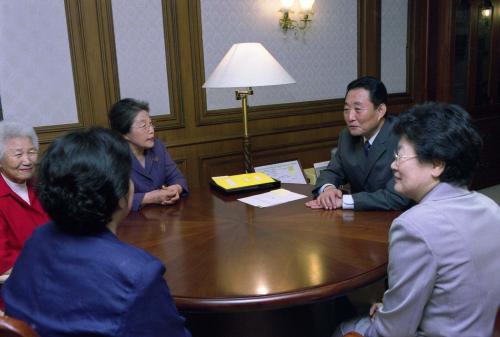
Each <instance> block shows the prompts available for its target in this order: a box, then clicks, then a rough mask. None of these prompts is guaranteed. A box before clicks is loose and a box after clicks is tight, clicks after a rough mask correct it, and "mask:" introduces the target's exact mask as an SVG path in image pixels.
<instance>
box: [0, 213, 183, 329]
mask: <svg viewBox="0 0 500 337" xmlns="http://www.w3.org/2000/svg"><path fill="white" fill-rule="evenodd" d="M164 272H165V268H164V267H163V265H162V263H161V262H160V261H159V260H158V259H156V258H155V257H153V256H152V255H150V254H148V253H146V252H145V251H143V250H141V249H138V248H135V247H133V246H130V245H128V244H126V243H124V242H122V241H120V240H119V239H118V238H117V237H116V236H115V235H114V234H113V233H111V232H110V231H108V230H106V231H104V232H102V233H99V234H96V235H92V236H76V235H70V234H67V233H65V232H62V231H61V230H59V229H58V227H57V226H56V225H55V224H54V223H53V222H49V223H48V224H46V225H44V226H42V227H39V228H38V229H37V230H35V232H34V233H33V235H32V237H31V238H30V239H29V240H28V241H27V242H26V244H25V247H24V249H23V251H22V253H21V255H20V257H19V258H18V260H17V262H16V265H15V266H14V269H13V271H12V274H11V276H10V277H9V279H8V280H7V282H6V283H5V284H4V286H3V289H2V292H3V296H4V299H5V304H6V314H7V315H9V316H12V317H15V318H19V319H22V320H24V321H26V322H28V323H29V324H31V325H32V326H34V327H35V329H36V330H37V332H38V333H39V334H40V336H42V337H49V336H50V337H62V336H90V335H92V336H113V337H128V336H130V337H137V336H141V337H153V336H158V337H159V336H169V337H176V336H182V337H185V336H190V333H189V332H188V331H187V330H186V329H185V327H184V318H182V317H181V316H180V315H179V313H178V311H177V309H176V307H175V304H174V301H173V299H172V296H171V295H170V291H169V289H168V286H167V283H166V282H165V280H164V279H163V274H164Z"/></svg>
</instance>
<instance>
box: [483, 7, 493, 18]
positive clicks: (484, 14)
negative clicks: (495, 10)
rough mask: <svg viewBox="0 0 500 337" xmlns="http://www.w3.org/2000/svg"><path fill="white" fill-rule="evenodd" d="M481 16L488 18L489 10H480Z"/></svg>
mask: <svg viewBox="0 0 500 337" xmlns="http://www.w3.org/2000/svg"><path fill="white" fill-rule="evenodd" d="M481 15H482V16H484V17H486V18H489V17H490V16H491V8H484V9H482V10H481Z"/></svg>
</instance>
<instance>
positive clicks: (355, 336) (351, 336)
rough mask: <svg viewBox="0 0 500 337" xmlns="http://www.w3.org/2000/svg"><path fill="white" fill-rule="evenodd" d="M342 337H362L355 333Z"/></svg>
mask: <svg viewBox="0 0 500 337" xmlns="http://www.w3.org/2000/svg"><path fill="white" fill-rule="evenodd" d="M344 337H363V335H360V334H359V333H357V332H354V331H351V332H348V333H347V334H346V335H344Z"/></svg>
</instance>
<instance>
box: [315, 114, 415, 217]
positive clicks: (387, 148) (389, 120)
mask: <svg viewBox="0 0 500 337" xmlns="http://www.w3.org/2000/svg"><path fill="white" fill-rule="evenodd" d="M396 121H397V117H394V116H386V117H385V122H384V125H383V126H382V128H381V129H380V132H379V133H378V135H377V137H376V138H375V141H374V142H373V144H372V146H371V148H370V151H369V153H368V157H366V156H365V153H364V151H363V137H362V136H356V137H354V136H351V134H350V133H349V131H348V130H347V129H344V130H342V131H341V133H340V136H339V141H338V146H337V152H336V153H335V156H334V159H333V160H331V161H330V163H329V164H328V167H327V168H326V169H325V170H323V171H321V174H320V176H319V178H318V180H317V181H316V186H315V188H314V189H313V191H312V192H313V194H314V195H315V196H317V195H318V194H319V189H320V188H321V186H323V185H324V184H327V183H330V184H333V185H335V186H336V187H339V186H340V185H344V184H347V183H349V184H350V186H351V193H352V198H353V200H354V209H355V210H401V209H406V208H407V207H409V206H410V205H411V201H410V200H409V199H407V198H404V197H402V196H400V195H399V194H397V193H396V192H395V191H394V176H393V174H392V170H391V163H392V161H393V160H394V152H395V151H396V149H397V146H398V142H399V136H397V135H396V134H395V133H394V131H393V126H394V124H395V123H396Z"/></svg>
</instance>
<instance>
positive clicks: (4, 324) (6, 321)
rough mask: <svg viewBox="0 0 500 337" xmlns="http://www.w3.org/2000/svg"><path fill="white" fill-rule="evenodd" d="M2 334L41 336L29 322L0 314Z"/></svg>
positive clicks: (11, 336)
mask: <svg viewBox="0 0 500 337" xmlns="http://www.w3.org/2000/svg"><path fill="white" fill-rule="evenodd" d="M0 336H2V337H40V336H39V335H38V334H37V333H36V331H35V330H33V328H32V327H30V326H29V325H28V324H27V323H25V322H23V321H21V320H18V319H15V318H12V317H8V316H0Z"/></svg>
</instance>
